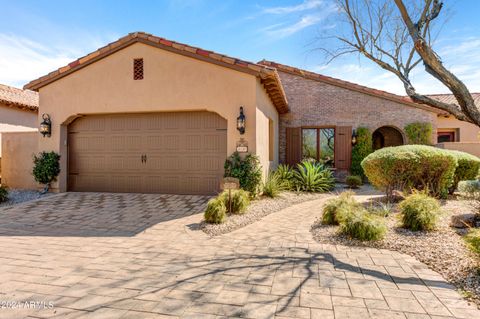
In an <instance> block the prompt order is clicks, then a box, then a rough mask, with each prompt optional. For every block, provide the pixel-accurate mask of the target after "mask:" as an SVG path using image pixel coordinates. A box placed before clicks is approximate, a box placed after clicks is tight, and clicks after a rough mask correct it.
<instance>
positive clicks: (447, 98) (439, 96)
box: [428, 93, 480, 107]
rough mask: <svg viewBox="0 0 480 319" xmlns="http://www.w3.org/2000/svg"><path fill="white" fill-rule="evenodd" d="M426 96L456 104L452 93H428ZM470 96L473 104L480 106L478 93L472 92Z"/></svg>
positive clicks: (479, 94)
mask: <svg viewBox="0 0 480 319" xmlns="http://www.w3.org/2000/svg"><path fill="white" fill-rule="evenodd" d="M428 96H429V97H431V98H432V99H435V100H438V101H440V102H443V103H448V104H455V105H458V102H457V99H455V96H454V95H453V94H429V95H428ZM472 97H473V101H474V102H475V105H476V106H478V107H480V93H472Z"/></svg>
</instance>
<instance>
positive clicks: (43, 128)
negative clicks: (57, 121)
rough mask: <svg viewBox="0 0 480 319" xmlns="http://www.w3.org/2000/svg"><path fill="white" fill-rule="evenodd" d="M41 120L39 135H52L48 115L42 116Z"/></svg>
mask: <svg viewBox="0 0 480 319" xmlns="http://www.w3.org/2000/svg"><path fill="white" fill-rule="evenodd" d="M42 118H43V121H42V123H40V134H42V135H43V137H45V136H47V137H50V136H51V135H52V121H51V120H50V115H48V114H43V115H42Z"/></svg>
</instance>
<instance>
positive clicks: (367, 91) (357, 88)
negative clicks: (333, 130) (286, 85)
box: [258, 60, 443, 113]
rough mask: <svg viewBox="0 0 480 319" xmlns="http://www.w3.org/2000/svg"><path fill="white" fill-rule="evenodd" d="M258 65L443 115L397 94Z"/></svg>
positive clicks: (283, 67)
mask: <svg viewBox="0 0 480 319" xmlns="http://www.w3.org/2000/svg"><path fill="white" fill-rule="evenodd" d="M258 64H262V65H266V66H270V67H273V68H276V69H277V70H279V71H282V72H285V73H290V74H294V75H298V76H301V77H304V78H306V79H310V80H315V81H320V82H324V83H327V84H331V85H334V86H337V87H342V88H345V89H349V90H352V91H357V92H360V93H365V94H368V95H372V96H377V97H380V98H383V99H387V100H390V101H394V102H398V103H402V104H406V105H409V106H412V107H416V108H421V109H424V110H427V111H431V112H434V113H443V112H442V111H440V110H437V109H435V108H433V107H429V106H427V105H423V104H419V103H415V102H413V101H412V100H411V99H410V98H409V97H408V96H401V95H396V94H393V93H389V92H386V91H382V90H377V89H373V88H369V87H366V86H363V85H359V84H356V83H352V82H348V81H344V80H340V79H336V78H332V77H329V76H325V75H322V74H318V73H315V72H311V71H307V70H303V69H299V68H296V67H292V66H289V65H285V64H281V63H277V62H273V61H267V60H262V61H260V62H258Z"/></svg>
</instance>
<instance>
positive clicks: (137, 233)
mask: <svg viewBox="0 0 480 319" xmlns="http://www.w3.org/2000/svg"><path fill="white" fill-rule="evenodd" d="M206 200H207V198H205V197H199V196H188V197H182V196H166V195H135V194H93V193H92V194H77V193H68V194H59V195H55V196H52V197H50V198H47V199H44V200H40V201H37V202H31V203H25V204H22V205H18V206H15V207H10V208H8V209H2V210H0V217H1V219H0V247H1V249H2V254H1V255H0V274H1V281H0V303H1V304H0V318H24V317H30V318H48V317H52V316H58V317H60V318H175V317H181V318H221V317H228V318H233V317H242V318H273V317H275V318H324V319H328V318H335V319H342V318H388V319H392V318H419V319H420V318H421V319H423V318H472V319H473V318H480V312H479V311H478V310H477V309H476V307H475V306H473V305H469V304H468V303H467V302H466V301H464V300H463V299H462V298H461V296H460V295H459V294H458V293H457V292H456V291H455V290H454V289H453V287H451V286H450V285H449V284H447V283H446V282H445V281H444V280H443V279H442V278H441V277H440V276H439V275H438V274H436V273H435V272H433V271H430V270H429V269H428V268H427V267H426V266H425V265H424V264H422V263H420V262H418V261H416V260H415V259H413V258H411V257H408V256H406V255H403V254H400V253H396V252H391V251H387V250H378V249H360V248H348V247H343V246H332V245H322V244H319V243H317V242H315V241H313V239H312V237H311V235H310V226H311V224H312V223H313V221H314V219H315V218H316V217H317V216H319V215H320V213H321V211H320V209H321V206H322V203H323V200H317V201H312V202H306V203H302V204H299V205H296V206H293V207H290V208H287V209H285V210H283V211H281V212H278V213H275V214H271V215H269V216H267V217H265V218H264V219H263V220H262V221H259V222H257V223H255V224H252V225H250V226H247V227H245V228H243V229H239V230H237V231H235V232H232V233H230V234H226V235H223V236H219V237H216V238H213V239H211V238H208V237H207V236H206V235H205V234H204V233H203V232H201V231H198V230H195V229H196V228H197V226H198V222H199V221H200V220H201V215H200V214H197V213H198V212H200V211H202V209H203V207H204V205H205V202H206ZM7 301H8V302H10V301H14V302H20V301H22V302H24V301H45V302H46V305H47V306H48V303H49V302H52V303H53V306H54V307H53V308H52V309H43V310H38V305H37V306H36V308H37V309H34V308H33V304H29V305H30V308H27V307H25V304H24V303H22V304H21V305H22V307H21V308H18V307H17V309H2V308H5V307H6V306H11V305H10V304H8V305H7V304H6V302H7ZM17 306H18V305H17ZM7 308H8V307H7ZM47 308H48V307H47Z"/></svg>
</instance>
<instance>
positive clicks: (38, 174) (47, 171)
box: [32, 152, 60, 194]
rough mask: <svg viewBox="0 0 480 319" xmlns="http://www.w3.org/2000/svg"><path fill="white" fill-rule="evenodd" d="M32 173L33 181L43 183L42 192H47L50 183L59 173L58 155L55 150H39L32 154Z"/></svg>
mask: <svg viewBox="0 0 480 319" xmlns="http://www.w3.org/2000/svg"><path fill="white" fill-rule="evenodd" d="M32 174H33V177H34V178H35V181H37V182H38V183H40V184H44V185H45V187H44V189H43V191H42V194H45V193H46V192H48V190H49V188H50V185H51V184H52V182H55V181H56V180H57V176H58V174H60V155H59V154H57V153H55V152H41V153H39V154H38V155H34V156H33V172H32Z"/></svg>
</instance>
